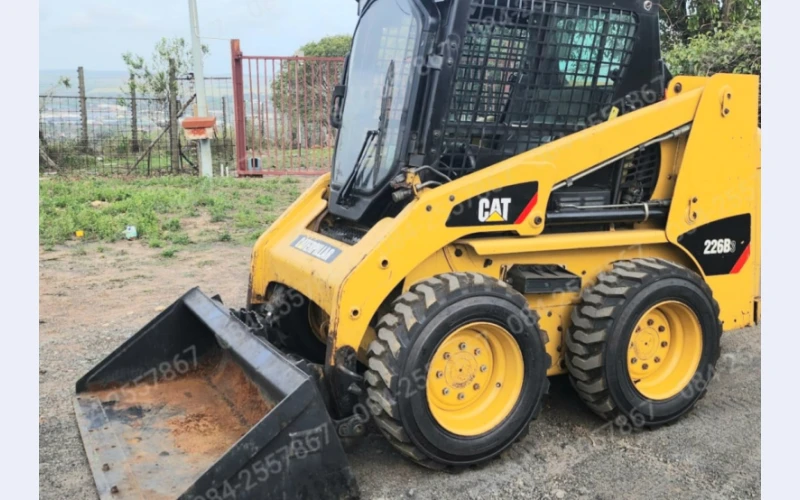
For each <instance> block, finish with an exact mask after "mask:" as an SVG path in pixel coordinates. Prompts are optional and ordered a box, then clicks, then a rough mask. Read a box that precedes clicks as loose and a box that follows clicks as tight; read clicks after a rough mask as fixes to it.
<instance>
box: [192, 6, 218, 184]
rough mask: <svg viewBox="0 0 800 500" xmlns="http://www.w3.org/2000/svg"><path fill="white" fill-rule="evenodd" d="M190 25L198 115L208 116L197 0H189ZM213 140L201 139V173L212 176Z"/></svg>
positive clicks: (204, 175)
mask: <svg viewBox="0 0 800 500" xmlns="http://www.w3.org/2000/svg"><path fill="white" fill-rule="evenodd" d="M189 25H190V28H191V31H192V59H194V89H195V93H196V94H197V101H196V102H197V116H198V117H206V116H208V103H207V102H206V82H205V78H204V76H203V46H202V45H201V44H200V26H199V22H198V20H197V0H189ZM212 161H213V160H212V158H211V140H209V139H203V140H201V141H200V174H201V175H202V176H203V177H211V176H212V167H213V166H212Z"/></svg>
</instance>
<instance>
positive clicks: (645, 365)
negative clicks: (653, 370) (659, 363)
mask: <svg viewBox="0 0 800 500" xmlns="http://www.w3.org/2000/svg"><path fill="white" fill-rule="evenodd" d="M648 368H650V367H649V366H648V365H647V363H645V364H643V365H642V370H647V369H648Z"/></svg>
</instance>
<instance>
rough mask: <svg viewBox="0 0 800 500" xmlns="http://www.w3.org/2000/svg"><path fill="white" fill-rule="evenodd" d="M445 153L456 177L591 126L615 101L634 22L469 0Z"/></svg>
mask: <svg viewBox="0 0 800 500" xmlns="http://www.w3.org/2000/svg"><path fill="white" fill-rule="evenodd" d="M471 5H472V8H473V13H472V15H471V18H470V21H469V26H468V28H467V34H466V36H465V38H464V42H463V44H462V49H461V55H460V57H459V60H458V65H457V68H456V77H455V79H454V84H453V88H452V96H451V99H450V104H449V108H448V114H447V119H446V122H445V126H444V134H443V135H442V139H441V144H440V149H439V151H441V155H440V159H439V168H440V169H441V171H442V172H444V173H445V174H447V175H448V176H449V177H451V178H452V177H459V176H461V175H465V174H468V173H470V172H472V171H475V170H479V169H481V168H484V167H487V166H489V165H492V164H494V163H497V162H498V161H502V160H504V159H506V158H509V157H511V156H514V155H517V154H520V153H523V152H525V151H528V150H530V149H533V148H535V147H537V146H540V145H541V144H545V143H547V142H550V141H552V140H555V139H558V138H560V137H563V136H565V135H567V134H570V133H573V132H576V131H578V130H581V129H582V128H584V126H585V124H586V122H587V119H588V117H590V116H592V115H595V116H597V115H598V114H599V113H601V112H602V110H603V109H604V108H605V107H607V106H608V105H609V104H610V103H611V101H612V99H613V96H614V91H615V88H616V84H615V82H618V81H620V79H621V77H622V74H623V72H624V70H625V67H626V65H627V64H628V61H629V59H630V55H631V51H632V47H633V42H634V37H635V34H636V27H637V18H636V16H635V14H633V13H632V12H629V11H623V10H620V9H610V8H605V7H596V6H588V5H578V4H575V3H567V2H560V1H541V0H472V2H471Z"/></svg>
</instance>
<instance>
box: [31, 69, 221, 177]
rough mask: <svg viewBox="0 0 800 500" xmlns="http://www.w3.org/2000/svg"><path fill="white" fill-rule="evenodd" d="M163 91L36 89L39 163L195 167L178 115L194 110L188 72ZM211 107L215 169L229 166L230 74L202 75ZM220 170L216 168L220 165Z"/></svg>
mask: <svg viewBox="0 0 800 500" xmlns="http://www.w3.org/2000/svg"><path fill="white" fill-rule="evenodd" d="M176 84H177V88H178V93H177V96H176V98H175V102H174V106H173V108H172V109H170V100H169V99H167V98H153V97H147V96H144V97H143V96H136V95H120V96H118V97H91V96H83V95H78V96H61V95H42V96H40V97H39V145H40V155H39V168H40V170H42V171H57V172H59V173H68V174H73V173H75V174H91V175H146V176H153V175H165V174H180V173H196V172H197V170H198V162H197V146H196V144H194V143H191V142H188V141H186V139H185V138H184V136H183V132H182V130H181V128H180V121H181V120H182V119H183V118H184V117H187V116H193V115H195V114H196V102H195V100H194V81H193V79H191V78H190V77H189V78H183V79H177V82H176ZM206 93H207V96H208V99H207V100H208V107H209V113H210V114H211V115H213V116H216V117H217V124H218V127H217V130H218V136H217V139H216V140H214V141H213V142H212V155H213V159H214V168H215V170H217V169H221V170H222V171H224V170H225V167H228V168H229V169H231V170H232V167H233V166H234V152H235V147H234V142H235V138H234V134H233V122H232V118H233V116H232V114H233V113H232V110H231V103H232V99H233V91H232V85H231V79H230V78H207V79H206ZM217 171H219V170H217Z"/></svg>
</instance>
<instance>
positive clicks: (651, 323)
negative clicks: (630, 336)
mask: <svg viewBox="0 0 800 500" xmlns="http://www.w3.org/2000/svg"><path fill="white" fill-rule="evenodd" d="M653 323H655V321H653V320H652V319H648V320H647V326H653Z"/></svg>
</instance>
